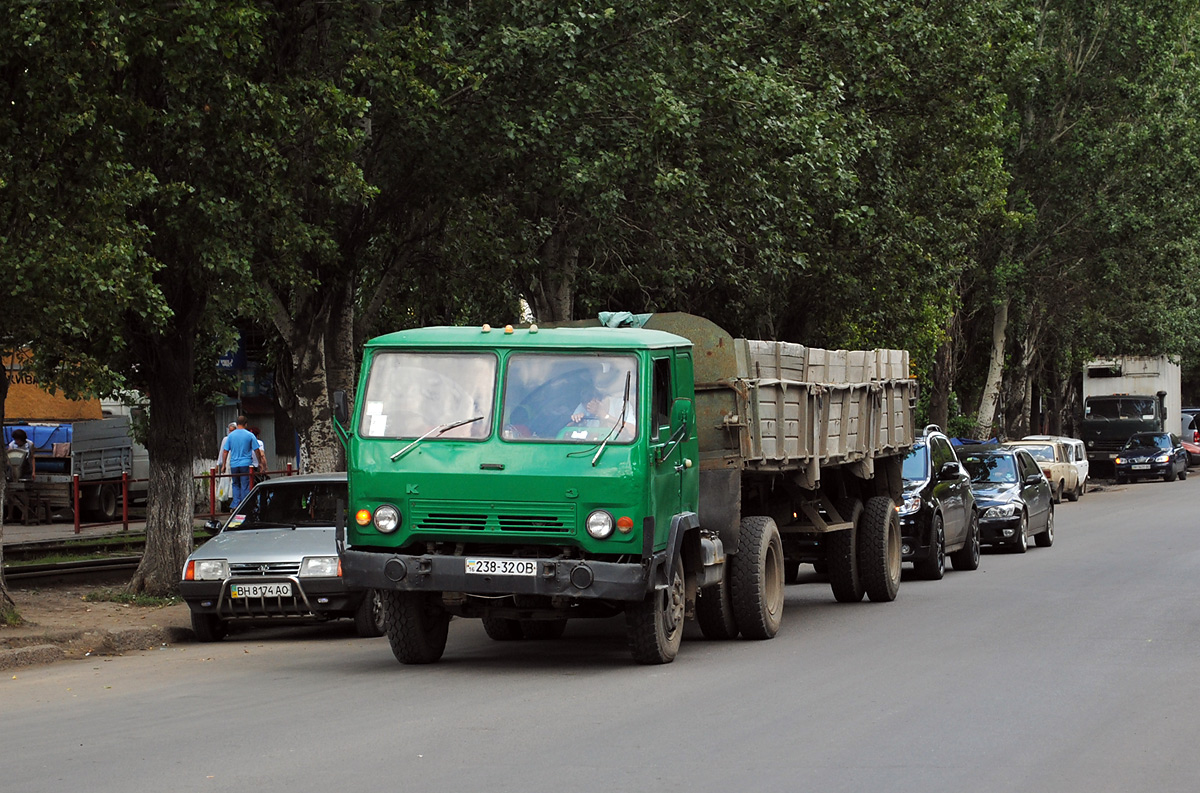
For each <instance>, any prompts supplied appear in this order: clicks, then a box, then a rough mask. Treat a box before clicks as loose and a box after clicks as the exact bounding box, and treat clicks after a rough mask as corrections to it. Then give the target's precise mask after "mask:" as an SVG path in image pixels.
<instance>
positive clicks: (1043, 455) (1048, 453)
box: [1021, 444, 1054, 463]
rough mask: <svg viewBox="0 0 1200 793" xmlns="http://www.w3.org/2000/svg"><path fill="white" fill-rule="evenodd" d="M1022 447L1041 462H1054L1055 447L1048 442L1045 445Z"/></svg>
mask: <svg viewBox="0 0 1200 793" xmlns="http://www.w3.org/2000/svg"><path fill="white" fill-rule="evenodd" d="M1021 448H1022V449H1024V450H1025V451H1027V452H1029V453H1030V454H1031V455H1032V456H1033V459H1035V460H1037V461H1038V462H1040V463H1052V462H1054V447H1053V446H1051V445H1050V444H1046V445H1045V446H1025V445H1022V446H1021Z"/></svg>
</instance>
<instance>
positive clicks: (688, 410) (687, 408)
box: [671, 397, 696, 438]
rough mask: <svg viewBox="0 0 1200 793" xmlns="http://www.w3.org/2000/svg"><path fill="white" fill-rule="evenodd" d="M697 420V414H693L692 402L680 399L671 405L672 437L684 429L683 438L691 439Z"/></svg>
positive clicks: (683, 398)
mask: <svg viewBox="0 0 1200 793" xmlns="http://www.w3.org/2000/svg"><path fill="white" fill-rule="evenodd" d="M695 419H696V416H695V413H693V412H692V400H690V399H687V398H686V397H679V398H677V399H676V400H675V401H674V402H672V403H671V435H674V434H675V433H676V432H677V431H678V430H679V428H680V427H682V428H683V433H684V434H683V436H684V437H685V438H690V437H691V436H692V430H693V426H692V425H693V424H694V423H695Z"/></svg>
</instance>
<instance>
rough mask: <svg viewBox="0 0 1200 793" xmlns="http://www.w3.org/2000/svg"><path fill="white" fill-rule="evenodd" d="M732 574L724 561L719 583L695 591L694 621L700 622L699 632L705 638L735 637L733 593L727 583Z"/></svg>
mask: <svg viewBox="0 0 1200 793" xmlns="http://www.w3.org/2000/svg"><path fill="white" fill-rule="evenodd" d="M726 558H727V559H732V557H726ZM732 575H733V572H732V567H731V565H730V563H729V562H726V564H725V570H724V575H722V576H721V583H719V584H713V585H712V586H707V587H704V589H701V590H700V591H699V592H697V593H696V622H697V623H699V624H700V632H701V633H703V634H704V637H705V638H706V639H717V640H720V639H735V638H737V635H738V627H737V620H736V619H734V616H733V593H732V588H731V586H730V583H729V578H730V576H732Z"/></svg>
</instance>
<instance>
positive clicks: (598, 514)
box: [587, 509, 614, 540]
mask: <svg viewBox="0 0 1200 793" xmlns="http://www.w3.org/2000/svg"><path fill="white" fill-rule="evenodd" d="M613 526H614V523H613V516H612V515H610V514H608V513H607V512H605V511H604V510H602V509H598V510H596V511H595V512H593V513H592V514H591V515H588V517H587V533H588V534H590V535H592V536H593V537H595V538H596V539H597V540H604V539H608V538H609V537H611V536H612V533H613Z"/></svg>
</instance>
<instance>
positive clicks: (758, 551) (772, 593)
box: [732, 515, 783, 639]
mask: <svg viewBox="0 0 1200 793" xmlns="http://www.w3.org/2000/svg"><path fill="white" fill-rule="evenodd" d="M732 568H733V581H732V583H733V615H734V618H735V619H736V620H737V625H738V630H740V631H741V632H742V635H743V636H745V637H746V638H747V639H770V638H773V637H774V636H775V634H776V633H778V632H779V625H780V623H781V622H783V542H782V541H781V540H780V539H779V527H778V526H776V525H775V521H773V520H772V519H771V518H768V517H764V516H761V515H753V516H750V517H746V518H742V525H741V536H740V538H739V540H738V552H737V553H736V554H735V555H734V556H733V564H732Z"/></svg>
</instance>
